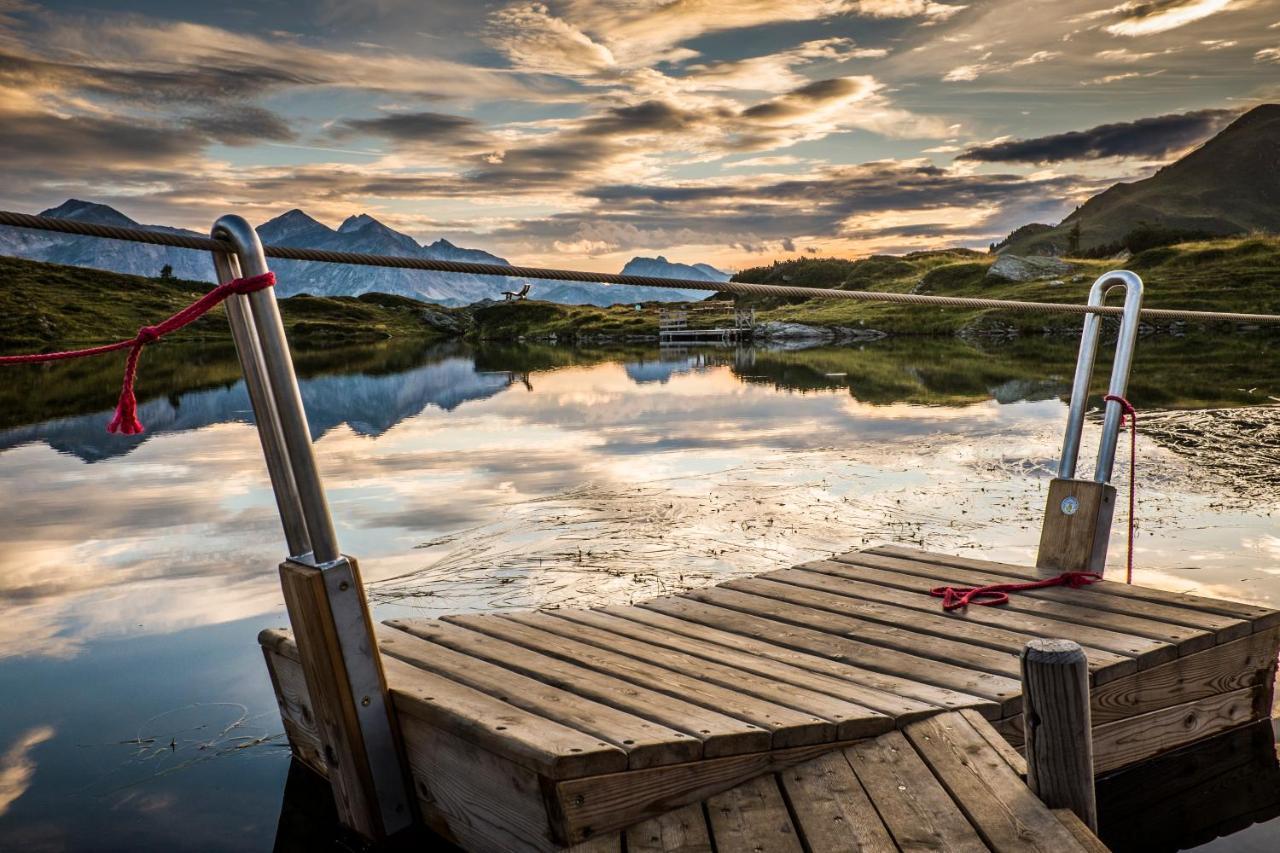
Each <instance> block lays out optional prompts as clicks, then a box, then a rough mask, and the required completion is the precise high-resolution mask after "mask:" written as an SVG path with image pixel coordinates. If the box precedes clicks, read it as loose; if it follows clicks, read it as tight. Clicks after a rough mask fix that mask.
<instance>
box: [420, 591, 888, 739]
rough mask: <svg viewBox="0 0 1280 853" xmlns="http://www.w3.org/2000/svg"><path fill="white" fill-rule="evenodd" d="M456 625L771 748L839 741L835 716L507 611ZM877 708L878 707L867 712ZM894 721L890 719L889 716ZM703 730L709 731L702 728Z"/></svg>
mask: <svg viewBox="0 0 1280 853" xmlns="http://www.w3.org/2000/svg"><path fill="white" fill-rule="evenodd" d="M445 618H446V620H447V621H448V622H449V623H450V624H453V625H459V626H461V627H464V628H468V629H470V630H473V631H475V632H477V633H484V634H488V635H489V636H491V637H495V638H497V639H500V640H506V641H507V642H510V643H515V644H518V645H520V646H521V647H522V648H525V649H531V650H535V651H538V652H541V653H543V654H546V655H549V656H551V657H553V658H558V659H560V660H563V661H566V662H569V663H573V664H578V665H581V666H584V667H589V668H591V669H593V670H595V671H597V672H599V673H601V674H603V675H608V676H611V677H614V678H617V679H620V680H622V681H624V682H626V683H628V684H631V685H635V686H639V687H644V688H647V689H649V690H654V691H657V692H659V693H665V694H666V695H667V696H670V697H672V698H673V699H679V700H681V701H683V702H685V703H688V704H693V705H698V706H701V707H702V708H705V709H707V710H709V711H714V712H721V713H725V714H729V715H731V716H732V717H734V718H735V719H738V720H746V721H747V722H750V723H752V724H754V725H755V726H757V727H759V728H760V729H763V730H764V731H766V732H768V733H769V735H770V738H771V740H770V747H769V748H773V749H777V748H782V747H787V746H803V745H805V744H810V743H825V742H829V741H833V740H836V730H837V726H836V725H835V724H834V723H832V722H831V721H829V720H824V719H822V718H821V717H817V716H814V715H813V714H810V713H806V712H803V711H796V710H794V709H792V708H788V707H785V706H783V705H779V704H777V703H776V702H767V701H765V700H763V699H757V698H756V697H755V696H752V695H750V694H748V693H742V692H739V691H737V690H730V689H725V688H723V687H717V686H716V685H714V684H709V683H707V682H705V681H703V680H702V679H701V678H697V677H694V676H688V675H683V674H681V673H678V672H676V671H674V670H671V669H666V668H664V667H661V666H656V665H654V664H650V663H646V662H644V661H640V660H636V659H635V658H631V657H627V656H626V655H621V654H615V653H613V652H609V651H605V650H604V649H600V648H597V647H595V646H592V645H588V644H586V643H579V642H576V641H574V640H569V639H567V638H565V637H561V636H560V635H558V634H553V633H551V632H549V631H543V630H540V629H537V628H531V627H529V626H528V625H524V624H521V623H519V622H515V621H513V620H511V619H509V618H506V617H501V616H447V617H445ZM867 713H873V712H870V711H869V712H867ZM885 722H886V723H888V722H889V721H887V720H886V721H885ZM698 733H699V734H705V733H706V732H703V731H701V730H700V731H699V732H698Z"/></svg>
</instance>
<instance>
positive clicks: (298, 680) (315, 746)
mask: <svg viewBox="0 0 1280 853" xmlns="http://www.w3.org/2000/svg"><path fill="white" fill-rule="evenodd" d="M271 635H283V636H279V637H277V636H271ZM258 639H259V642H260V643H262V655H263V657H264V658H265V659H266V663H267V674H268V676H269V677H270V678H271V687H272V689H273V690H274V691H275V694H276V705H277V706H278V707H279V708H280V721H281V722H282V723H283V724H284V733H285V736H286V737H288V739H289V748H290V750H292V752H293V756H294V757H295V758H297V759H298V760H299V761H301V762H302V763H303V764H305V765H306V766H307V767H309V768H310V769H311V770H312V771H314V772H315V773H317V774H319V775H320V776H323V777H325V778H326V779H327V778H328V777H329V765H328V763H327V762H326V761H325V758H324V744H323V743H322V742H321V740H320V730H319V728H317V726H316V718H315V713H314V712H313V711H312V710H311V696H310V695H309V694H308V693H307V682H306V679H305V678H304V677H303V674H302V664H301V663H300V662H299V661H298V649H297V646H294V645H293V639H292V637H291V636H288V632H287V631H279V632H276V631H272V632H267V631H263V632H262V634H260V635H259V636H258ZM264 639H265V642H264ZM280 639H287V644H286V643H282V642H279V640H280ZM285 646H287V647H288V648H289V649H291V650H292V655H291V656H289V655H285V654H281V653H280V652H279V651H278V649H280V648H281V647H285Z"/></svg>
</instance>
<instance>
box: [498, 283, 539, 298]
mask: <svg viewBox="0 0 1280 853" xmlns="http://www.w3.org/2000/svg"><path fill="white" fill-rule="evenodd" d="M532 286H533V285H530V284H526V285H525V286H524V287H522V288H520V289H519V290H504V291H502V298H503V300H504V301H506V302H519V301H521V300H522V299H527V298H528V297H529V288H530V287H532Z"/></svg>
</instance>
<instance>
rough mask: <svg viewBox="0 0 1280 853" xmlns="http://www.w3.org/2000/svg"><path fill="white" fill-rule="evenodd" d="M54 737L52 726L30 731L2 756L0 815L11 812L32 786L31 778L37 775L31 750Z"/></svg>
mask: <svg viewBox="0 0 1280 853" xmlns="http://www.w3.org/2000/svg"><path fill="white" fill-rule="evenodd" d="M53 735H54V730H53V727H52V726H36V727H35V728H33V729H28V730H27V731H26V732H23V734H22V735H21V736H19V737H18V739H17V740H16V741H14V743H13V745H12V746H10V747H9V750H8V751H7V752H6V753H5V754H4V755H3V756H0V815H4V813H5V812H7V811H9V807H10V806H12V805H13V804H14V803H15V802H16V801H17V800H18V798H19V797H21V796H22V795H23V794H25V793H26V792H27V788H29V787H30V786H31V778H32V777H33V776H35V773H36V763H35V761H33V760H32V758H31V750H33V749H35V748H36V747H37V746H39V745H40V744H42V743H44V742H45V741H47V740H50V739H52V738H53Z"/></svg>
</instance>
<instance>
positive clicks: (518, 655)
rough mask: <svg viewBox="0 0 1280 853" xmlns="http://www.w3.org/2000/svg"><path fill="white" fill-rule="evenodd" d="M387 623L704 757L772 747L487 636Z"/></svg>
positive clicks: (730, 725)
mask: <svg viewBox="0 0 1280 853" xmlns="http://www.w3.org/2000/svg"><path fill="white" fill-rule="evenodd" d="M388 624H391V625H392V626H393V627H396V628H399V629H400V630H402V631H406V632H408V633H410V634H413V635H414V636H415V637H421V638H422V639H425V640H430V641H431V642H433V643H437V644H439V645H442V646H446V647H448V648H451V649H454V650H455V651H461V652H464V653H466V654H468V655H471V656H472V657H475V658H478V659H480V660H485V661H489V662H490V663H497V664H500V665H502V666H505V667H506V668H508V669H511V670H512V671H514V672H518V673H521V674H523V675H527V676H529V677H531V678H534V679H536V680H538V681H541V682H543V683H545V684H550V685H551V686H553V687H558V688H560V689H561V690H564V691H567V692H569V693H573V694H576V695H578V696H582V697H584V698H587V699H591V700H593V701H596V702H599V703H601V704H603V705H609V706H610V707H613V708H617V709H619V710H622V711H626V712H627V713H629V714H634V715H635V716H637V717H643V718H644V719H646V720H650V721H653V722H656V723H659V724H661V725H663V726H666V727H668V728H671V729H674V730H676V731H678V732H683V733H684V734H685V736H687V737H691V738H693V739H695V740H698V741H701V742H702V755H704V756H716V755H739V754H742V753H746V752H760V751H762V750H766V749H768V748H769V743H770V739H771V738H770V735H769V732H767V731H765V730H764V729H762V728H760V727H758V726H756V725H753V724H751V723H747V722H743V721H742V720H737V719H734V718H732V717H730V716H728V715H726V714H720V713H717V712H714V711H708V710H707V709H706V708H703V707H700V706H698V705H694V704H691V703H689V702H684V701H681V700H679V699H674V698H672V697H671V696H669V695H666V694H663V693H659V692H658V691H655V690H647V689H645V688H642V687H637V686H636V685H634V684H631V683H629V682H627V681H624V680H622V679H618V678H612V677H609V676H605V675H601V674H600V673H599V672H596V671H595V670H592V669H588V668H586V667H581V666H577V665H574V664H569V663H565V662H564V661H561V660H559V659H557V658H554V657H551V656H549V655H544V654H539V653H537V652H533V651H530V650H529V649H525V648H523V647H521V646H518V645H516V644H514V643H508V642H504V641H502V640H498V639H495V638H493V637H490V636H488V635H487V634H479V633H476V632H475V631H468V630H467V629H465V628H461V627H459V626H457V625H450V624H448V623H446V622H440V621H438V620H428V619H422V620H394V621H392V622H390V623H388ZM625 745H626V746H631V745H632V744H625Z"/></svg>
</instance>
